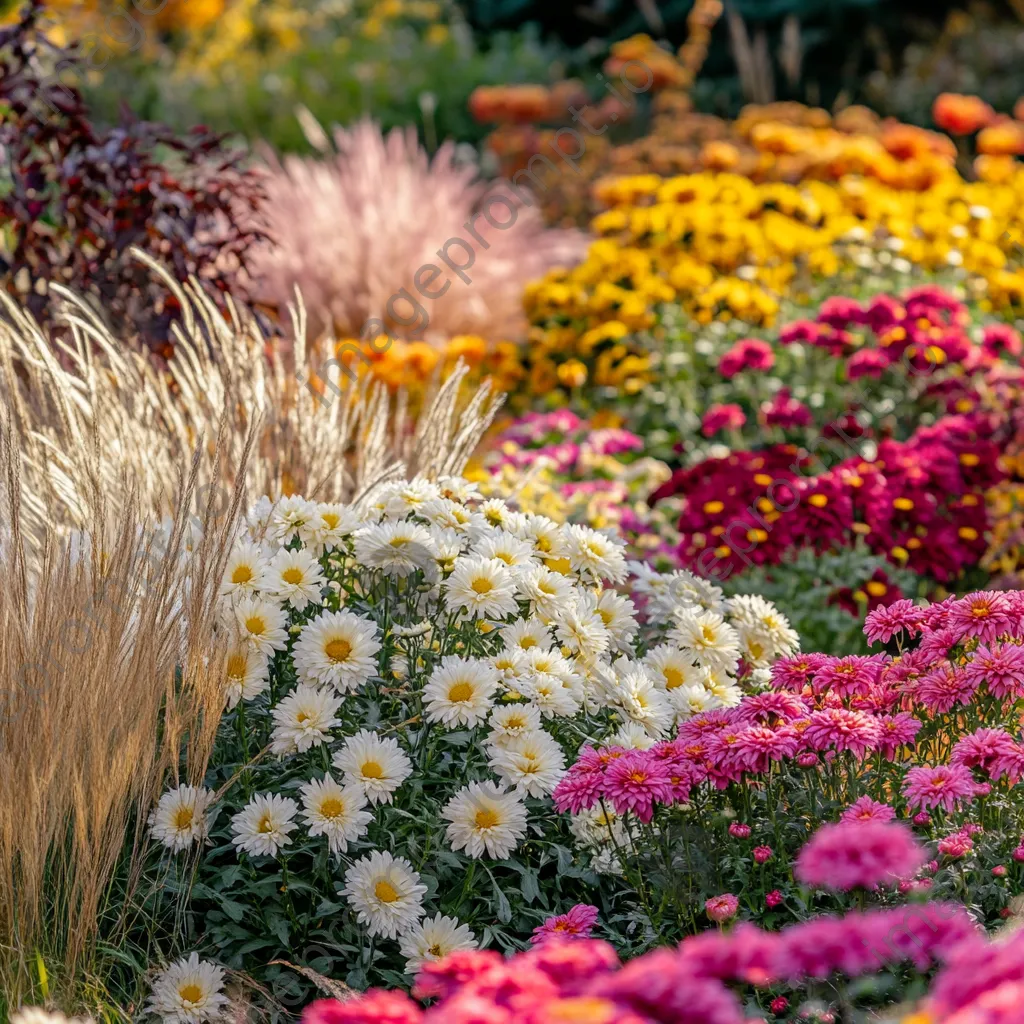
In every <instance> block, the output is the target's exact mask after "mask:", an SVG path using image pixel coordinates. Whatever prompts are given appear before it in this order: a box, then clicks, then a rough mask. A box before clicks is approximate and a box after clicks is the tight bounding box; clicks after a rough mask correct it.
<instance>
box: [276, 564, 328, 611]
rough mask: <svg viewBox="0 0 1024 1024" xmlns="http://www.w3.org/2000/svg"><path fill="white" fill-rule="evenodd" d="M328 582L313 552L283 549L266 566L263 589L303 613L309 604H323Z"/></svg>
mask: <svg viewBox="0 0 1024 1024" xmlns="http://www.w3.org/2000/svg"><path fill="white" fill-rule="evenodd" d="M326 583H327V580H326V579H325V578H324V574H323V573H322V572H321V571H320V564H319V563H318V562H317V560H316V559H315V558H314V557H313V555H312V554H310V552H308V551H306V550H305V549H303V548H300V549H299V550H298V551H289V550H288V548H281V550H280V551H278V553H277V554H276V555H274V558H273V560H272V561H271V563H270V565H269V566H268V567H267V572H266V580H265V582H264V586H263V589H264V590H265V591H266V592H267V593H268V594H271V595H273V596H274V597H276V598H277V599H278V600H279V601H283V602H286V603H287V604H290V605H291V606H292V607H293V608H294V609H295V610H296V611H297V612H301V611H305V609H306V607H307V605H310V604H320V603H321V600H322V592H323V587H324V585H325V584H326Z"/></svg>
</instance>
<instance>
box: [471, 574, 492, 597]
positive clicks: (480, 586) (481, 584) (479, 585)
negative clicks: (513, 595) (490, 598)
mask: <svg viewBox="0 0 1024 1024" xmlns="http://www.w3.org/2000/svg"><path fill="white" fill-rule="evenodd" d="M469 589H470V590H472V591H473V593H474V594H489V593H490V592H491V591H492V590H493V589H494V584H493V583H492V582H491V581H490V580H489V579H487V578H486V577H484V576H479V577H478V578H477V579H475V580H473V582H472V583H470V585H469Z"/></svg>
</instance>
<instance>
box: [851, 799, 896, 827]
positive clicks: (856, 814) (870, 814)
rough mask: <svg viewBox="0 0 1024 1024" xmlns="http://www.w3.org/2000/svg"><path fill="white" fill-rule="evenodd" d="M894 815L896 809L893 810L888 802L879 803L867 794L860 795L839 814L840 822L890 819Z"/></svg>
mask: <svg viewBox="0 0 1024 1024" xmlns="http://www.w3.org/2000/svg"><path fill="white" fill-rule="evenodd" d="M895 817H896V811H895V810H893V808H891V807H890V806H889V805H888V804H880V803H879V802H878V801H877V800H872V799H871V797H869V796H862V797H861V798H860V799H859V800H855V801H854V802H853V803H852V804H850V806H849V807H847V808H846V810H845V811H843V813H842V814H841V815H840V816H839V820H840V821H841V822H860V823H863V822H865V821H881V822H886V821H892V819H893V818H895Z"/></svg>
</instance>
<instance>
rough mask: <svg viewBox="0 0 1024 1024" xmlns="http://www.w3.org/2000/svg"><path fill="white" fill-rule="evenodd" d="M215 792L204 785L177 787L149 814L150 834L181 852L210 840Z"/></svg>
mask: <svg viewBox="0 0 1024 1024" xmlns="http://www.w3.org/2000/svg"><path fill="white" fill-rule="evenodd" d="M212 801H213V793H212V792H211V791H210V790H208V789H204V788H203V787H202V786H177V787H176V788H174V789H169V790H167V792H166V793H164V794H163V796H161V797H160V799H159V801H158V802H157V805H156V807H155V808H154V809H153V811H152V812H151V813H150V815H149V833H150V835H151V836H152V837H153V838H154V839H156V840H157V842H160V843H163V845H164V846H166V847H167V848H168V849H169V850H174V852H175V853H177V852H178V851H179V850H185V849H188V847H190V846H191V845H192V844H193V843H196V842H202V840H204V839H205V838H206V829H207V822H206V809H207V808H208V807H209V806H210V803H211V802H212Z"/></svg>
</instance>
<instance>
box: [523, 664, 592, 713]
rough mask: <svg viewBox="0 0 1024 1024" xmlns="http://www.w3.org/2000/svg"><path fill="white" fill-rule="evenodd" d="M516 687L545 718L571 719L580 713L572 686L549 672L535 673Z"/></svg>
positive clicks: (579, 705) (578, 701)
mask: <svg viewBox="0 0 1024 1024" xmlns="http://www.w3.org/2000/svg"><path fill="white" fill-rule="evenodd" d="M518 686H519V692H520V694H522V696H523V697H525V698H526V699H527V700H528V701H529V702H530V703H531V704H533V705H535V706H536V707H537V709H538V710H539V711H540V713H541V714H542V715H543V716H544V717H545V718H572V717H573V716H574V715H577V714H579V712H580V707H581V702H580V700H579V699H578V698H577V696H576V694H575V693H574V692H573V688H572V686H570V685H569V684H568V683H566V681H565V680H564V679H560V678H559V677H558V676H556V675H554V674H553V673H551V672H536V673H534V674H533V675H531V676H530V677H529V678H523V679H521V680H520V682H519V684H518Z"/></svg>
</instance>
